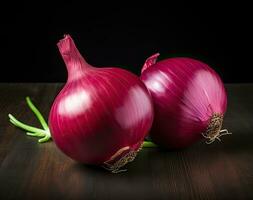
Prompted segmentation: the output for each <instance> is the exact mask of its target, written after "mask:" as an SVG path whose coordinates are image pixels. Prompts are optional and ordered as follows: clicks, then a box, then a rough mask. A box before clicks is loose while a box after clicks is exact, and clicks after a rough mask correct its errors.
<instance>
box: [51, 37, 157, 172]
mask: <svg viewBox="0 0 253 200" xmlns="http://www.w3.org/2000/svg"><path fill="white" fill-rule="evenodd" d="M58 48H59V50H60V53H61V55H62V57H63V60H64V62H65V64H66V66H67V70H68V80H67V83H66V85H65V86H64V88H63V89H62V90H61V92H60V93H59V94H58V96H57V97H56V99H55V101H54V103H53V105H52V108H51V111H50V115H49V128H50V131H51V134H52V138H53V140H54V142H55V143H56V145H57V146H58V147H59V148H60V149H61V150H62V151H63V152H64V153H65V154H66V155H68V156H69V157H71V158H72V159H74V160H76V161H79V162H81V163H86V164H92V165H103V166H104V167H106V168H108V169H109V170H111V171H113V172H117V170H118V169H119V168H120V167H122V166H123V165H125V164H126V163H127V162H130V161H132V160H133V159H134V157H135V156H136V153H137V151H138V150H139V148H140V147H141V144H142V142H143V140H144V137H145V136H146V134H147V133H148V131H149V129H150V127H151V124H152V121H153V107H152V102H151V97H150V95H149V93H148V90H147V88H146V87H145V85H144V84H143V83H142V82H141V81H140V80H139V78H138V77H137V76H135V75H134V74H132V73H130V72H128V71H126V70H123V69H119V68H112V67H110V68H95V67H92V66H91V65H89V64H88V63H87V62H86V61H85V60H84V58H83V57H82V56H81V54H80V53H79V51H78V49H77V48H76V46H75V44H74V42H73V40H72V38H71V37H70V36H69V35H66V36H65V37H64V39H62V40H60V41H59V43H58Z"/></svg>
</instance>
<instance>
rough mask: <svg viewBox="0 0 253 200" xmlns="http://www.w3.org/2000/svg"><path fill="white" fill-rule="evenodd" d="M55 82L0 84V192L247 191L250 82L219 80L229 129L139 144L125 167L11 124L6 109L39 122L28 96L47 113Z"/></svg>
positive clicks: (74, 195) (250, 177) (155, 195)
mask: <svg viewBox="0 0 253 200" xmlns="http://www.w3.org/2000/svg"><path fill="white" fill-rule="evenodd" d="M61 87H62V84H52V83H51V84H43V83H42V84H31V83H25V84H24V83H18V84H17V83H16V84H14V83H13V84H11V83H2V84H0V94H1V96H0V199H1V200H5V199H44V200H45V199H62V200H63V199H166V200H167V199H231V198H232V199H253V133H252V132H253V84H241V85H233V84H229V85H226V88H227V91H228V111H227V114H226V116H225V120H224V127H225V128H227V129H229V131H230V132H233V135H229V136H224V137H223V138H222V142H218V141H217V142H215V143H213V144H211V145H207V144H205V142H204V141H200V142H199V143H196V144H194V145H193V146H191V147H189V148H187V149H183V150H180V151H162V150H160V149H158V148H154V149H143V150H142V151H141V152H140V153H139V154H138V156H137V158H136V159H135V161H134V162H133V163H131V164H129V165H128V166H127V168H128V171H127V172H125V173H120V174H110V173H109V172H107V171H104V170H102V169H100V168H94V167H88V166H84V165H81V164H78V163H76V162H74V161H72V160H70V159H69V158H67V157H66V156H65V155H63V154H62V153H61V152H60V151H59V150H58V149H57V148H56V146H55V144H54V143H53V142H52V141H51V142H48V143H45V144H38V143H37V139H36V138H32V137H29V136H26V135H25V133H24V132H23V131H22V130H20V129H18V128H15V127H14V126H12V125H11V124H10V123H9V121H8V117H7V114H8V113H12V114H13V115H14V116H16V117H17V118H18V119H20V120H22V121H24V122H27V123H28V124H33V125H37V126H39V124H38V122H37V120H36V118H35V117H34V116H33V114H32V112H31V111H30V110H29V109H28V107H27V105H26V103H25V96H30V97H31V98H32V99H33V101H34V103H35V104H36V105H37V106H38V107H39V109H40V110H41V111H42V113H43V114H44V115H45V116H47V114H48V113H49V109H50V105H51V103H52V101H53V99H54V97H55V95H56V94H57V93H58V92H59V90H60V88H61Z"/></svg>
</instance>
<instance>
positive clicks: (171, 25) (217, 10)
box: [0, 1, 253, 83]
mask: <svg viewBox="0 0 253 200" xmlns="http://www.w3.org/2000/svg"><path fill="white" fill-rule="evenodd" d="M137 2H138V1H135V2H133V3H131V2H129V1H127V3H126V2H124V1H122V2H121V1H119V2H118V3H109V2H108V1H106V2H104V3H101V2H94V3H91V2H89V3H85V1H83V2H82V3H80V2H71V3H59V4H55V5H53V4H52V3H50V4H48V3H38V2H33V3H32V2H29V3H28V2H27V3H18V4H17V3H9V5H2V6H1V33H0V34H1V45H0V46H1V47H0V48H1V73H0V81H1V82H64V81H65V80H66V77H67V73H66V69H65V66H64V63H63V61H62V59H61V57H60V55H59V52H58V50H57V47H56V43H57V42H58V40H59V39H61V38H62V37H63V35H64V34H65V33H69V34H71V35H72V37H73V39H74V40H75V42H76V44H77V46H78V48H79V50H80V52H81V53H82V54H83V56H84V57H85V58H86V59H87V61H88V62H89V63H90V64H92V65H94V66H98V67H102V66H119V67H122V68H125V69H129V70H130V71H132V72H133V73H135V74H140V69H141V67H142V64H143V62H144V61H145V59H146V58H147V57H148V56H150V55H152V54H154V53H156V52H160V54H161V56H160V59H164V58H167V57H174V56H189V57H192V58H196V59H200V60H202V61H204V62H206V63H207V64H209V65H210V66H211V67H213V68H214V69H215V70H216V71H217V72H218V73H219V74H220V76H221V77H222V79H223V80H224V82H226V83H231V82H253V78H252V75H251V67H252V64H251V62H250V61H251V56H252V55H251V53H249V52H251V51H250V50H249V49H251V48H252V46H251V45H250V40H249V38H250V37H249V36H250V33H249V27H250V26H251V25H252V23H251V22H252V21H251V20H250V16H249V9H247V8H250V7H249V6H248V5H244V4H243V2H239V3H240V4H239V3H238V2H223V3H222V4H221V2H218V1H217V2H215V1H202V2H192V1H186V2H182V1H164V2H158V1H153V2H148V1H144V2H142V3H139V5H137ZM187 2H188V3H187Z"/></svg>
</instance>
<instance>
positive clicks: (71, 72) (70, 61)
mask: <svg viewBox="0 0 253 200" xmlns="http://www.w3.org/2000/svg"><path fill="white" fill-rule="evenodd" d="M57 46H58V48H59V51H60V53H61V56H62V58H63V60H64V63H65V64H66V67H67V70H68V81H72V80H75V79H78V78H79V77H80V76H82V75H83V74H84V73H85V71H86V70H87V69H89V68H90V67H91V66H90V65H89V64H88V63H87V62H86V61H85V59H84V58H83V57H82V55H81V54H80V52H79V51H78V49H77V47H76V45H75V43H74V41H73V39H72V38H71V36H70V35H65V36H64V38H63V39H62V40H60V41H59V42H58V43H57Z"/></svg>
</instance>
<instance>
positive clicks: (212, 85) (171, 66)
mask: <svg viewBox="0 0 253 200" xmlns="http://www.w3.org/2000/svg"><path fill="white" fill-rule="evenodd" d="M158 56H159V54H155V55H153V56H151V57H150V58H148V59H147V60H146V62H145V64H144V66H143V69H142V74H141V80H142V81H143V82H144V83H145V85H146V86H147V88H148V90H149V92H150V93H151V95H152V98H153V104H154V112H155V117H154V122H153V125H152V128H151V131H150V133H149V135H150V137H151V139H152V140H153V141H154V142H155V143H156V144H159V145H161V146H163V147H167V148H181V147H186V146H189V145H190V144H192V143H194V142H195V141H197V140H199V139H201V138H203V136H204V137H205V138H207V139H208V141H207V143H211V142H213V141H214V140H215V139H218V140H220V138H219V137H220V136H221V135H225V134H230V133H228V131H227V130H226V129H224V130H221V127H222V122H223V117H224V113H225V111H226V107H227V96H226V92H225V88H224V85H223V83H222V81H221V79H220V77H219V76H218V74H217V73H216V72H215V71H214V70H213V69H211V68H210V67H209V66H208V65H206V64H205V63H203V62H200V61H198V60H194V59H191V58H170V59H165V60H162V61H159V62H157V63H156V59H157V57H158Z"/></svg>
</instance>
